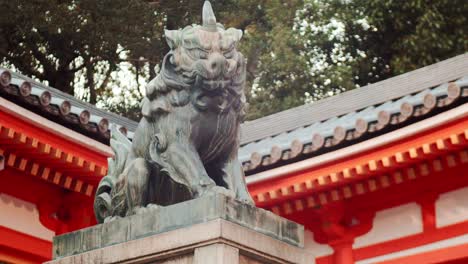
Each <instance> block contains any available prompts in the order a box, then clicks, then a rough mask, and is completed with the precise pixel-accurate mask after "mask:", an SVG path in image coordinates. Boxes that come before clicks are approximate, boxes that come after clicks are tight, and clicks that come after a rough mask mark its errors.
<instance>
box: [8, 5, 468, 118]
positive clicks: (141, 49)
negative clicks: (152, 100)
mask: <svg viewBox="0 0 468 264" xmlns="http://www.w3.org/2000/svg"><path fill="white" fill-rule="evenodd" d="M202 2H203V1H191V0H179V1H156V0H100V1H94V0H61V1H38V0H33V1H29V0H0V9H1V10H2V16H0V63H3V64H10V65H13V66H14V67H15V68H16V69H18V70H19V71H20V72H22V73H23V74H25V75H28V76H31V77H35V78H37V79H39V80H42V81H47V82H48V83H49V85H51V86H53V87H55V88H58V89H61V90H62V91H65V92H67V93H70V94H75V96H77V97H79V98H80V99H84V100H87V101H89V102H91V103H93V104H95V103H97V105H98V106H100V107H104V108H107V109H109V110H111V111H116V112H118V113H121V114H124V115H126V116H130V117H132V118H135V119H138V116H139V103H138V102H139V100H140V99H141V97H142V91H143V89H142V88H143V87H144V84H145V83H146V82H147V81H149V80H150V79H152V78H153V77H154V76H155V73H156V72H155V71H154V70H153V69H154V68H156V69H157V68H158V65H159V64H160V63H161V61H162V58H163V56H164V55H165V54H166V53H167V52H168V46H167V45H166V43H165V40H164V29H165V28H167V29H176V28H180V27H183V26H185V25H189V24H192V23H199V21H200V20H201V18H200V17H201V8H202ZM464 2H465V1H462V0H437V1H421V0H408V1H371V0H258V1H251V0H217V1H212V4H213V7H214V9H215V11H216V14H217V17H218V20H219V21H220V22H222V23H223V24H225V25H226V26H228V27H230V26H232V27H236V28H240V29H242V30H244V37H243V40H242V41H241V44H240V47H239V48H240V49H241V51H242V52H243V53H244V55H245V56H246V58H247V77H248V78H247V87H246V90H247V99H248V102H249V104H250V110H249V111H248V114H247V118H248V119H254V118H258V117H261V116H264V115H266V114H271V113H274V112H278V111H281V110H284V109H287V108H290V107H294V106H298V105H301V104H304V103H310V102H313V101H316V100H319V99H321V98H324V97H327V96H331V95H335V94H337V93H340V92H343V91H346V90H350V89H354V88H356V87H359V86H362V85H366V84H368V83H373V82H377V81H380V80H382V79H386V78H388V77H391V76H394V75H397V74H401V73H403V72H407V71H410V70H414V69H416V68H420V67H423V66H425V65H428V64H432V63H434V62H437V61H440V60H443V59H446V58H449V57H452V56H455V55H457V54H461V53H464V52H466V51H467V48H468V39H467V38H466V36H467V35H468V34H467V33H468V32H467V31H468V27H467V26H466V24H467V18H466V15H465V14H466V13H468V10H467V8H468V7H467V6H468V5H466V4H465V3H464ZM2 58H3V61H2ZM122 72H126V73H127V74H126V75H125V76H122V74H121V73H122ZM129 76H130V77H131V79H132V80H133V81H132V82H129V80H128V79H129V78H128V77H129Z"/></svg>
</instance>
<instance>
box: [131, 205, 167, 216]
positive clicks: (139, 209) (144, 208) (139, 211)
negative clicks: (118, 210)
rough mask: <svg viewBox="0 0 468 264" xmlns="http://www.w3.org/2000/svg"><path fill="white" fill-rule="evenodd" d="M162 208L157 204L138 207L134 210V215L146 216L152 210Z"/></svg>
mask: <svg viewBox="0 0 468 264" xmlns="http://www.w3.org/2000/svg"><path fill="white" fill-rule="evenodd" d="M159 207H160V206H159V205H157V204H148V205H147V206H137V207H135V208H133V210H132V211H133V214H144V213H147V212H149V211H152V210H156V209H158V208H159Z"/></svg>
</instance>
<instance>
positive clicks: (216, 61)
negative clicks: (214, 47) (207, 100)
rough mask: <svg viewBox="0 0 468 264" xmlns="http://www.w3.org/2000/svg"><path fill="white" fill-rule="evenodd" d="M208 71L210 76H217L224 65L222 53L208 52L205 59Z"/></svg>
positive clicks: (224, 59)
mask: <svg viewBox="0 0 468 264" xmlns="http://www.w3.org/2000/svg"><path fill="white" fill-rule="evenodd" d="M207 64H208V65H207V68H208V71H209V72H210V73H211V74H210V75H211V76H212V78H216V77H219V76H220V75H221V74H222V73H223V71H224V67H226V64H227V60H226V58H224V56H223V55H221V54H219V53H217V52H215V53H212V54H210V56H209V57H208V61H207Z"/></svg>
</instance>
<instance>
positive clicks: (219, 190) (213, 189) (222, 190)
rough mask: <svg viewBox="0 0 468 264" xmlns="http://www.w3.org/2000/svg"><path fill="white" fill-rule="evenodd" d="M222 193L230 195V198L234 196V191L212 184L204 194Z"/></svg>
mask: <svg viewBox="0 0 468 264" xmlns="http://www.w3.org/2000/svg"><path fill="white" fill-rule="evenodd" d="M217 193H220V194H223V195H225V196H227V197H230V198H232V199H235V198H236V193H235V192H234V191H232V190H228V189H226V188H224V187H222V186H213V187H211V188H210V189H209V190H208V191H206V192H205V195H210V194H217Z"/></svg>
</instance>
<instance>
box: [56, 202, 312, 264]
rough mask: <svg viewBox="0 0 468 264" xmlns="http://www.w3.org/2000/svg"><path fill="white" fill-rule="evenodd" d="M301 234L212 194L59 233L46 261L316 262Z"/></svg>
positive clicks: (264, 214) (288, 224)
mask: <svg viewBox="0 0 468 264" xmlns="http://www.w3.org/2000/svg"><path fill="white" fill-rule="evenodd" d="M303 232H304V229H303V227H302V226H301V225H299V224H296V223H294V222H291V221H289V220H286V219H284V218H281V217H279V216H276V215H274V214H273V213H271V212H269V211H265V210H262V209H259V208H255V207H252V206H250V205H246V204H243V203H240V202H238V201H235V200H232V199H231V198H228V197H225V196H222V195H213V196H206V197H202V198H199V199H195V200H191V201H187V202H184V203H180V204H176V205H172V206H168V207H161V208H157V209H149V210H148V211H147V212H145V213H142V214H138V215H134V216H130V217H126V218H122V219H118V220H115V221H112V222H110V223H105V224H101V225H97V226H94V227H90V228H87V229H83V230H79V231H76V232H73V233H68V234H64V235H61V236H57V237H55V238H54V248H53V250H54V252H53V255H54V260H52V261H50V262H48V263H51V264H59V263H60V264H62V263H73V264H77V263H158V264H163V263H164V264H166V263H167V264H169V263H171V264H179V263H180V264H189V263H197V264H218V263H219V264H221V263H228V264H238V263H239V264H241V263H242V264H260V263H314V257H313V256H311V255H310V254H307V253H306V252H305V251H304V250H303V243H304V237H303Z"/></svg>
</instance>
